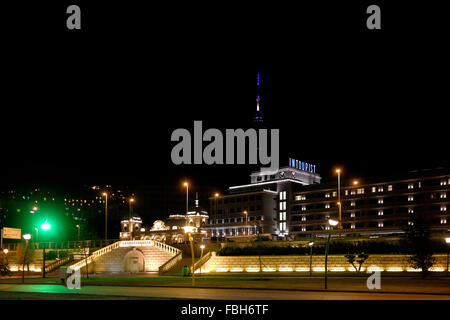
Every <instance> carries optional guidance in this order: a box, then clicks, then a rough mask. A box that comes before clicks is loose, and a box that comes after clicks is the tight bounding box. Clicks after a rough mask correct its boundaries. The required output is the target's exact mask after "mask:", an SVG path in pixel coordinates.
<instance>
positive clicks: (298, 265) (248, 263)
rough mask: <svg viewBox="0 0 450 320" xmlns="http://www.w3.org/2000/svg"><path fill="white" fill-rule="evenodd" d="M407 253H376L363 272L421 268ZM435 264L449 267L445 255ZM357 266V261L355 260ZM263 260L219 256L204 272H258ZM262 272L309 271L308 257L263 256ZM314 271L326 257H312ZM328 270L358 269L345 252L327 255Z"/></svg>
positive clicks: (436, 268)
mask: <svg viewBox="0 0 450 320" xmlns="http://www.w3.org/2000/svg"><path fill="white" fill-rule="evenodd" d="M407 257H408V256H407V255H395V254H391V255H387V254H384V255H382V254H373V255H369V259H367V260H366V262H365V263H364V264H363V266H362V268H361V271H368V270H373V271H377V270H378V271H388V272H391V271H398V272H399V271H410V272H413V271H418V270H414V269H413V268H411V267H410V266H409V264H408V262H407V260H406V259H407ZM435 257H436V264H435V266H434V267H433V268H432V269H431V271H445V270H446V261H447V260H446V259H447V256H446V255H435ZM355 265H356V266H358V264H357V263H355ZM259 268H260V259H259V257H258V256H216V255H215V253H214V252H213V255H212V256H211V259H209V260H208V262H206V263H205V264H204V265H203V266H202V272H258V271H259ZM261 269H262V271H263V272H292V271H294V272H302V271H303V272H309V256H307V255H304V256H261ZM312 270H313V272H323V271H324V270H325V256H313V260H312ZM328 270H329V271H355V269H354V268H353V266H352V265H351V264H350V263H349V262H348V261H347V258H345V256H344V255H329V256H328Z"/></svg>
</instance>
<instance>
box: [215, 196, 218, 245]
mask: <svg viewBox="0 0 450 320" xmlns="http://www.w3.org/2000/svg"><path fill="white" fill-rule="evenodd" d="M218 197H219V194H218V193H216V194H215V195H214V198H215V203H216V208H215V210H214V213H215V214H214V217H215V218H214V219H215V220H216V221H214V223H215V224H216V225H217V200H218V199H217V198H218ZM216 242H217V243H219V229H218V228H217V227H216Z"/></svg>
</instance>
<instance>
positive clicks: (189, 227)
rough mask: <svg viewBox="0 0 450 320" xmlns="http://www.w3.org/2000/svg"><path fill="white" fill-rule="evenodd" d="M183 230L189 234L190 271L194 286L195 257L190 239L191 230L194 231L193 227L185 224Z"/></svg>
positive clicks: (192, 242)
mask: <svg viewBox="0 0 450 320" xmlns="http://www.w3.org/2000/svg"><path fill="white" fill-rule="evenodd" d="M183 229H184V232H185V233H187V234H188V236H189V242H190V244H191V256H192V268H191V270H192V273H191V277H192V286H193V287H195V272H194V271H195V270H194V265H195V257H194V241H193V239H192V232H194V230H195V228H194V227H192V226H185V227H183Z"/></svg>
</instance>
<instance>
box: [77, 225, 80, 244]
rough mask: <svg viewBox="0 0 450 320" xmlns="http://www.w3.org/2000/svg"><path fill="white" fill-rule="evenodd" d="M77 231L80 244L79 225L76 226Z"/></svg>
mask: <svg viewBox="0 0 450 320" xmlns="http://www.w3.org/2000/svg"><path fill="white" fill-rule="evenodd" d="M77 229H78V242H80V225H79V224H77Z"/></svg>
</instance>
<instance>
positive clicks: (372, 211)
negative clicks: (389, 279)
mask: <svg viewBox="0 0 450 320" xmlns="http://www.w3.org/2000/svg"><path fill="white" fill-rule="evenodd" d="M340 196H341V203H342V208H341V211H342V213H341V222H342V230H341V232H342V233H344V234H345V235H353V236H363V237H364V236H383V235H396V234H401V233H403V232H404V230H405V228H407V227H408V226H409V225H412V224H413V223H414V222H413V220H414V217H415V216H417V215H421V214H422V215H426V217H427V218H428V220H429V221H430V226H431V229H432V231H433V232H434V233H441V232H447V231H448V230H450V227H449V224H448V223H450V220H449V217H448V210H449V209H450V202H449V200H450V198H448V197H449V196H450V171H449V170H446V169H438V170H423V171H415V172H410V173H406V174H404V175H401V176H395V177H394V176H393V177H386V178H377V179H366V180H360V181H358V183H357V184H355V182H354V181H342V183H341V195H340ZM337 199H338V194H337V182H336V183H327V184H319V185H312V186H303V187H300V188H298V189H297V190H296V191H295V192H293V193H292V195H291V198H289V206H290V207H291V210H290V216H289V227H288V228H289V233H290V234H292V235H298V236H316V235H317V236H321V235H322V236H323V235H326V233H327V231H326V230H328V228H329V227H328V224H327V220H328V219H329V218H332V219H336V220H337V219H338V211H339V210H338V209H339V208H338V204H337V203H338V200H337ZM280 201H281V200H280Z"/></svg>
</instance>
